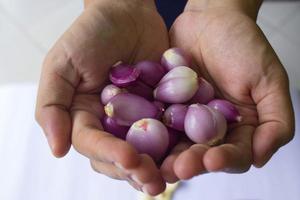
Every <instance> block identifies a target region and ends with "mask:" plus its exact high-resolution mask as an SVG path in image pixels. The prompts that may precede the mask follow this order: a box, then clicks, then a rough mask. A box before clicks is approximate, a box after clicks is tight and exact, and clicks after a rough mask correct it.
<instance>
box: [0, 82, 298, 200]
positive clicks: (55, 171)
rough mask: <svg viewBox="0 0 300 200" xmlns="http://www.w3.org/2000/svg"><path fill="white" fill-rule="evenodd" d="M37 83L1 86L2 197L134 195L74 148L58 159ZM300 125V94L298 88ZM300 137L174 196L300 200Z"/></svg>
mask: <svg viewBox="0 0 300 200" xmlns="http://www.w3.org/2000/svg"><path fill="white" fill-rule="evenodd" d="M35 98H36V87H35V86H33V85H30V84H27V85H12V86H2V87H0V200H41V199H43V200H68V199H70V200H83V199H87V200H119V199H122V200H133V199H136V198H137V192H135V190H134V189H131V187H130V186H128V185H127V183H125V182H122V181H116V180H112V179H109V178H107V177H105V176H103V175H99V174H97V173H95V172H94V171H93V170H92V169H91V168H90V166H89V162H88V160H87V159H86V158H84V157H83V156H81V155H80V154H78V153H77V152H76V151H74V150H73V149H71V151H70V153H69V154H68V155H67V156H66V157H64V158H62V159H56V158H54V157H53V156H51V154H50V150H49V148H48V145H47V142H46V139H45V137H44V135H43V134H42V132H41V129H40V128H39V127H38V125H37V124H36V122H35V121H34V106H35ZM293 102H294V108H295V112H296V114H297V127H298V126H299V125H300V121H299V120H300V118H299V114H300V98H299V95H298V93H297V92H293ZM299 152H300V138H299V134H298V133H296V136H295V138H294V140H293V141H292V142H290V143H289V144H288V145H286V146H284V147H283V148H282V149H281V150H280V151H279V152H278V153H277V154H276V155H274V157H273V158H272V160H271V161H270V162H269V163H268V164H267V165H266V166H265V167H264V168H262V169H256V168H251V169H250V170H249V172H247V173H244V174H234V175H233V174H225V173H211V174H206V175H202V176H198V177H195V178H193V179H192V180H190V181H187V182H184V183H183V184H182V186H181V187H180V188H179V189H178V191H176V193H175V196H174V199H175V200H182V199H188V200H196V199H197V200H198V199H201V200H250V199H251V200H258V199H259V200H283V199H288V200H299V199H300V167H299V165H300V156H299Z"/></svg>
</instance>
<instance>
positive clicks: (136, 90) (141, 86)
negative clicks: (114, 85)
mask: <svg viewBox="0 0 300 200" xmlns="http://www.w3.org/2000/svg"><path fill="white" fill-rule="evenodd" d="M126 89H127V90H128V91H129V92H130V93H132V94H136V95H139V96H141V97H144V98H146V99H148V100H150V101H152V100H153V89H152V88H151V87H150V86H148V85H146V84H145V83H143V82H142V81H140V80H137V81H136V82H134V83H132V84H131V85H129V86H127V87H126Z"/></svg>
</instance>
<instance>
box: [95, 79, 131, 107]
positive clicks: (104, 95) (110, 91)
mask: <svg viewBox="0 0 300 200" xmlns="http://www.w3.org/2000/svg"><path fill="white" fill-rule="evenodd" d="M124 91H125V90H124V89H121V88H119V87H117V86H115V85H113V84H109V85H107V86H105V87H104V88H103V90H102V92H101V102H102V103H103V104H104V105H106V104H107V103H108V102H109V101H110V100H111V98H113V97H114V96H116V95H117V94H120V93H122V92H124Z"/></svg>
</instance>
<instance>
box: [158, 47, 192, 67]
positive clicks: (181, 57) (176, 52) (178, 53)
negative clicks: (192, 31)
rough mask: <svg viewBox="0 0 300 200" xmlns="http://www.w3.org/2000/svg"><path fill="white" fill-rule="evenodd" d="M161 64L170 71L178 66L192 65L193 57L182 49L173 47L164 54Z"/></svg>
mask: <svg viewBox="0 0 300 200" xmlns="http://www.w3.org/2000/svg"><path fill="white" fill-rule="evenodd" d="M161 64H162V65H163V66H164V67H165V69H166V70H167V71H170V70H172V69H174V68H175V67H178V66H190V65H191V58H190V56H189V55H187V54H186V53H185V52H184V51H183V50H182V49H180V48H171V49H168V50H167V51H165V52H164V54H163V55H162V58H161Z"/></svg>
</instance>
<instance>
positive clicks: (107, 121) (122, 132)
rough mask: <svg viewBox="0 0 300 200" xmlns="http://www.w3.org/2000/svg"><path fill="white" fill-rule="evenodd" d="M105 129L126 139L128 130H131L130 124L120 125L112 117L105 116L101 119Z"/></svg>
mask: <svg viewBox="0 0 300 200" xmlns="http://www.w3.org/2000/svg"><path fill="white" fill-rule="evenodd" d="M101 122H102V126H103V129H104V131H106V132H108V133H110V134H112V135H114V136H116V137H118V138H120V139H123V140H125V139H126V135H127V132H128V130H129V127H128V126H120V125H118V124H117V122H116V121H115V120H114V119H113V118H110V117H107V116H104V117H103V119H102V120H101Z"/></svg>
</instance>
